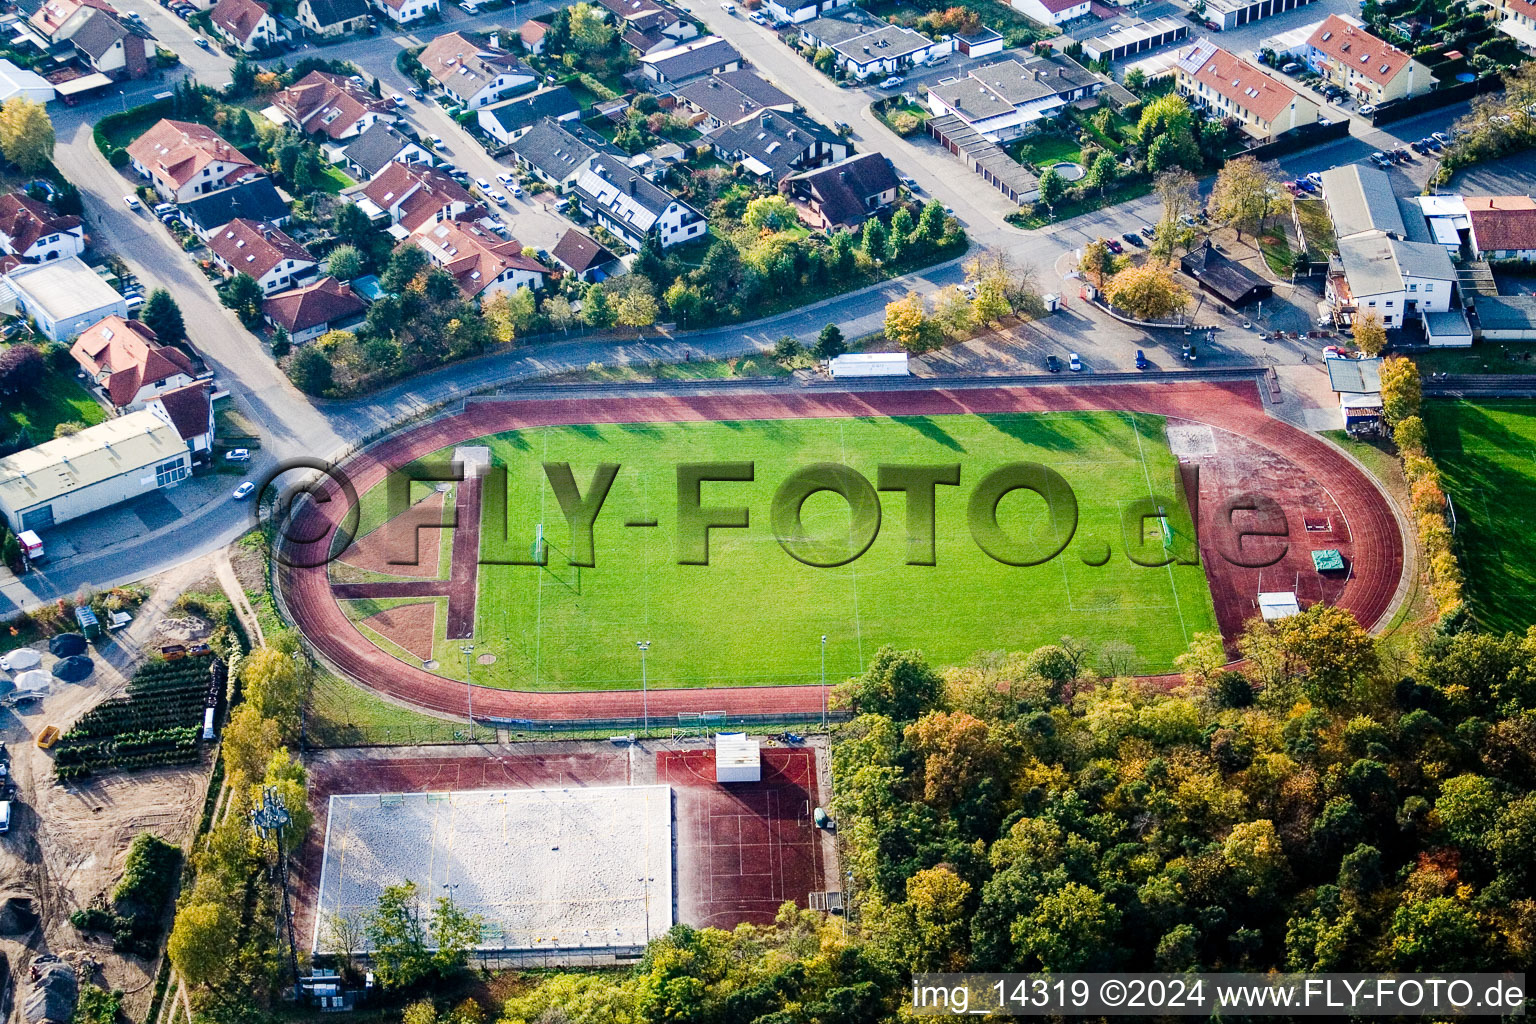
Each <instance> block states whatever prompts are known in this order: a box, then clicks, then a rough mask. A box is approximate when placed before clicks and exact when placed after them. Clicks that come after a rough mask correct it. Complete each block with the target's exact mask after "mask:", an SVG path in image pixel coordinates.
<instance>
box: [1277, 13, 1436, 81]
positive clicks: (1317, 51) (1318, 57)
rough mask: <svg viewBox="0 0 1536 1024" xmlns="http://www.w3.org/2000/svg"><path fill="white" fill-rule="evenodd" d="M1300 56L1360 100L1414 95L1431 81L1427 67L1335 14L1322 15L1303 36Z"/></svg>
mask: <svg viewBox="0 0 1536 1024" xmlns="http://www.w3.org/2000/svg"><path fill="white" fill-rule="evenodd" d="M1304 59H1305V61H1306V63H1307V64H1308V66H1310V67H1311V68H1312V70H1313V71H1316V72H1317V73H1318V74H1320V75H1322V76H1323V77H1324V78H1326V79H1327V80H1328V81H1330V82H1332V83H1333V84H1334V85H1337V86H1339V87H1340V88H1341V89H1347V90H1349V94H1350V95H1351V96H1353V97H1354V98H1355V99H1356V100H1359V101H1360V102H1362V103H1385V102H1387V101H1388V100H1400V99H1406V98H1407V97H1409V96H1418V95H1420V94H1421V93H1426V92H1428V91H1429V90H1430V89H1432V88H1434V84H1435V80H1434V77H1433V76H1432V75H1431V74H1430V73H1429V68H1427V67H1425V66H1424V65H1423V64H1421V63H1419V62H1418V61H1416V60H1414V59H1413V57H1411V56H1410V55H1408V54H1406V53H1404V52H1403V51H1402V50H1399V49H1398V48H1397V47H1395V46H1392V45H1390V44H1388V43H1387V42H1386V41H1385V40H1382V39H1378V38H1377V37H1376V36H1373V35H1372V34H1371V33H1369V32H1367V31H1366V30H1365V29H1364V28H1362V27H1361V26H1359V25H1355V24H1351V23H1350V22H1349V21H1346V20H1345V19H1344V18H1342V17H1340V16H1339V15H1337V14H1330V15H1329V16H1328V17H1327V18H1324V19H1323V23H1322V24H1321V25H1319V26H1317V28H1316V30H1314V31H1313V33H1312V35H1311V36H1310V37H1309V38H1308V39H1307V49H1306V52H1305V57H1304Z"/></svg>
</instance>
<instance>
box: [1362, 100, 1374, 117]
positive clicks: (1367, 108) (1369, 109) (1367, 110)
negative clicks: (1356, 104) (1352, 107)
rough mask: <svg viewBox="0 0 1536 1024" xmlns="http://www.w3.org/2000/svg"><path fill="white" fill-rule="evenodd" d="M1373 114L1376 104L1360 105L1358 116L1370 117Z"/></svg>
mask: <svg viewBox="0 0 1536 1024" xmlns="http://www.w3.org/2000/svg"><path fill="white" fill-rule="evenodd" d="M1374 113H1376V104H1374V103H1362V104H1360V116H1361V117H1370V116H1371V115H1372V114H1374Z"/></svg>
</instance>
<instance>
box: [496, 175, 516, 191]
mask: <svg viewBox="0 0 1536 1024" xmlns="http://www.w3.org/2000/svg"><path fill="white" fill-rule="evenodd" d="M496 180H497V181H499V182H501V183H502V184H503V185H505V186H507V188H511V187H512V182H513V181H514V180H515V179H514V178H513V177H512V174H511V172H506V173H503V174H498V175H496Z"/></svg>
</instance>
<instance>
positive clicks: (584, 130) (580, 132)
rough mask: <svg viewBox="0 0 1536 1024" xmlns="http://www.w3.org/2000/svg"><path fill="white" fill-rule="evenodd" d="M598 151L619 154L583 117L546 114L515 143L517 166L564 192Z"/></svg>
mask: <svg viewBox="0 0 1536 1024" xmlns="http://www.w3.org/2000/svg"><path fill="white" fill-rule="evenodd" d="M599 153H612V154H615V155H617V154H618V150H616V149H614V148H613V147H612V146H611V145H609V143H608V142H607V140H605V139H604V138H603V137H602V136H601V135H598V134H597V133H596V132H594V131H592V129H590V128H588V127H587V126H586V125H584V124H582V123H581V122H580V121H568V122H564V123H561V122H557V121H555V120H553V119H552V118H548V117H546V118H544V119H542V120H541V121H539V123H538V124H536V125H534V126H533V127H532V128H530V129H529V130H528V131H527V132H526V133H524V134H523V135H522V136H521V137H520V138H519V139H518V140H517V141H516V142H514V143H512V156H513V157H514V158H515V159H516V161H517V166H518V167H520V168H521V169H522V170H524V171H527V172H528V173H530V174H532V175H533V176H534V177H536V178H538V179H539V180H540V181H544V182H547V183H549V184H550V185H553V186H554V187H555V188H556V189H557V190H559V191H561V192H563V191H565V190H566V189H568V188H569V187H570V186H571V185H573V184H575V182H576V179H577V178H578V177H580V176H581V174H582V172H583V171H585V170H586V169H587V168H588V167H590V166H591V164H592V160H593V159H594V158H595V157H596V156H597V155H598V154H599Z"/></svg>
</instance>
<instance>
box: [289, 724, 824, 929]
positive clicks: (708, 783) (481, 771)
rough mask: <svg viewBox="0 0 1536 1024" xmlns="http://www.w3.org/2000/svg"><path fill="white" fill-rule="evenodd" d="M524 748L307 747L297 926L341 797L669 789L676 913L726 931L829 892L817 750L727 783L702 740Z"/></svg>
mask: <svg viewBox="0 0 1536 1024" xmlns="http://www.w3.org/2000/svg"><path fill="white" fill-rule="evenodd" d="M527 749H528V750H529V751H530V752H529V753H517V754H504V755H498V756H494V757H483V756H481V757H465V756H457V755H454V754H453V752H452V750H451V748H424V749H413V748H395V749H393V750H391V749H386V748H375V749H373V750H368V751H323V752H318V753H317V754H315V755H313V757H312V761H311V763H310V765H309V770H310V775H309V802H310V809H311V810H312V811H313V812H314V814H315V823H316V827H315V828H313V829H311V830H310V832H309V840H308V842H307V843H306V845H305V847H304V849H303V850H302V851H300V855H299V858H298V870H297V872H296V876H295V877H296V891H295V897H296V905H295V926H296V928H297V930H298V934H300V935H304V936H310V935H313V934H314V925H315V916H314V915H315V904H316V900H317V894H318V886H319V882H320V875H321V865H322V860H323V856H324V834H325V825H326V812H327V809H328V805H329V803H330V798H331V796H332V795H337V794H354V793H423V792H433V793H444V792H458V791H464V790H479V789H541V788H543V789H555V788H578V787H604V786H648V785H658V784H659V785H667V786H671V787H672V816H673V827H672V834H673V841H674V844H675V850H674V861H673V864H674V868H673V870H674V873H675V877H674V879H673V887H672V891H673V893H674V903H675V906H674V908H673V909H674V918H675V919H676V920H678V921H681V922H683V923H686V924H691V925H695V926H698V927H704V926H706V925H707V926H710V927H716V928H727V929H728V928H732V927H734V926H735V925H737V924H739V923H742V922H750V923H755V924H763V923H767V922H770V921H772V920H773V918H774V915H775V914H776V913H777V912H778V908H779V906H780V905H781V904H783V903H784V902H785V901H786V900H788V901H793V902H794V903H796V904H797V905H799V906H801V907H804V906H806V905H807V902H808V897H809V894H810V893H811V892H812V891H817V890H822V889H826V888H836V885H837V870H836V868H835V866H833V863H832V858H833V856H834V854H833V852H832V849H831V845H830V841H829V840H828V837H827V836H826V834H825V833H823V832H821V831H820V830H818V829H816V828H815V826H814V825H813V824H812V822H811V810H812V808H814V807H815V806H816V805H817V803H818V802H819V800H821V799H822V797H821V795H820V793H819V786H818V782H817V779H818V777H819V776H818V772H817V757H818V756H819V753H820V749H819V748H817V747H811V746H803V747H792V748H785V747H769V746H767V745H764V747H763V748H762V781H761V782H755V783H730V784H724V785H723V784H720V783H717V782H715V781H714V778H715V755H714V750H713V749H712V747H711V746H710V745H709V743H708V741H706V740H703V739H694V740H681V741H676V742H657V743H649V744H646V745H645V746H644V747H638V746H636V747H631V746H627V745H614V744H610V743H601V742H582V741H572V742H565V743H558V744H556V743H531V744H528V745H527ZM406 754H409V755H410V756H408V757H407V756H403V755H406ZM443 755H450V756H443ZM531 841H537V837H531ZM435 895H436V894H431V893H429V894H426V898H435Z"/></svg>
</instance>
